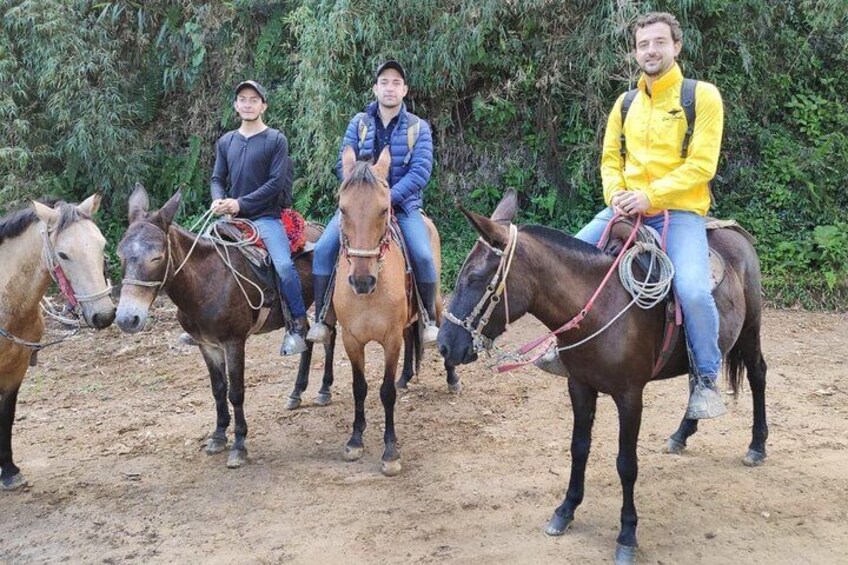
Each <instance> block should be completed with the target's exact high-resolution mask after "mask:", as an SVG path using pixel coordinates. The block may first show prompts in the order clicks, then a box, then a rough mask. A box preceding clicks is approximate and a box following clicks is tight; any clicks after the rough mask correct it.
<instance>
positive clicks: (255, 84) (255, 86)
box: [233, 80, 268, 104]
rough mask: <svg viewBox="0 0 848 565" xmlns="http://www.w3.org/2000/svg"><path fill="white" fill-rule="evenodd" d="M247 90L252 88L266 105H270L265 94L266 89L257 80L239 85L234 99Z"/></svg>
mask: <svg viewBox="0 0 848 565" xmlns="http://www.w3.org/2000/svg"><path fill="white" fill-rule="evenodd" d="M245 88H252V89H253V90H255V91H256V92H257V93H258V94H259V97H260V98H261V99H262V101H263V102H265V103H266V104H267V103H268V95H267V94H266V93H265V87H263V86H262V85H261V84H259V83H258V82H256V81H255V80H245V81H242V82H240V83H238V85H237V86H236V90H235V93H234V94H233V98H235V97H237V96H238V93H239V92H241V91H242V90H244V89H245Z"/></svg>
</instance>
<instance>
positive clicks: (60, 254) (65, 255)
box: [58, 251, 71, 261]
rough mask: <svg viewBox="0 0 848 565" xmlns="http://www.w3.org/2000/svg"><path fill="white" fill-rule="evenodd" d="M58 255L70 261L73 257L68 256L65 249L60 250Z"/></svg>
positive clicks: (63, 259)
mask: <svg viewBox="0 0 848 565" xmlns="http://www.w3.org/2000/svg"><path fill="white" fill-rule="evenodd" d="M58 255H59V259H61V260H62V261H70V260H71V258H70V257H68V255H67V254H66V253H65V252H64V251H60V252H59V253H58Z"/></svg>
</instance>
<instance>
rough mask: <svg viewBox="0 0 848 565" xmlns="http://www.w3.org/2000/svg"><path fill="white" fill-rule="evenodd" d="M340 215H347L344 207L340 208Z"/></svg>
mask: <svg viewBox="0 0 848 565" xmlns="http://www.w3.org/2000/svg"><path fill="white" fill-rule="evenodd" d="M339 215H340V216H344V215H345V211H344V208H339Z"/></svg>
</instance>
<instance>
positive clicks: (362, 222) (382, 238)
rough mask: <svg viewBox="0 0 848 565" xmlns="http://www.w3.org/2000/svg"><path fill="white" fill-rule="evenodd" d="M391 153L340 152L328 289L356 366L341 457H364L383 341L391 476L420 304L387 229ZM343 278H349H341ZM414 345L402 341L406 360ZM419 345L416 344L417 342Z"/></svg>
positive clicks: (435, 243) (434, 243) (437, 249)
mask: <svg viewBox="0 0 848 565" xmlns="http://www.w3.org/2000/svg"><path fill="white" fill-rule="evenodd" d="M390 161H391V156H390V155H389V152H388V151H387V150H384V151H383V153H382V154H381V155H380V159H379V160H378V161H377V164H376V165H371V164H369V163H366V162H363V161H359V162H357V161H356V157H355V154H354V152H353V149H352V148H350V147H347V148H345V150H344V152H343V154H342V173H343V176H344V181H343V182H342V185H341V187H340V188H339V210H340V212H341V219H340V229H341V239H342V250H341V255H342V257H341V259H340V261H339V267H338V271H337V277H338V279H337V280H338V283H337V284H336V285H335V290H334V293H333V303H334V305H335V310H336V317H337V318H338V322H339V323H340V325H341V326H342V341H343V342H344V346H345V351H347V355H348V358H350V364H351V369H352V370H353V395H354V400H355V405H356V407H355V417H354V421H353V434H352V435H351V437H350V440H349V441H348V443H347V445H346V446H345V451H344V457H345V459H347V460H348V461H355V460H357V459H359V458H360V457H361V456H362V452H363V449H364V447H363V440H362V434H363V432H364V431H365V397H366V395H367V394H368V383H367V382H366V380H365V345H366V344H368V343H370V342H372V341H376V342H377V343H379V344H380V345H382V346H383V354H384V357H385V370H384V373H383V384H382V386H381V387H380V400H381V401H382V403H383V409H384V411H385V415H386V431H385V434H384V437H383V439H384V442H385V450H384V451H383V457H382V460H383V463H382V472H383V474H384V475H387V476H393V475H397V474H398V473H400V471H401V464H400V454H399V453H398V449H397V445H396V438H395V423H394V409H395V400H396V397H397V391H396V389H395V374H396V373H397V368H398V360H399V358H400V351H401V346H402V345H403V343H404V333H405V330H406V335H407V339H408V340H410V339H419V337H418V332H415V331H412V328H410V325H411V324H412V323H413V322H414V321H415V316H416V315H417V309H416V308H415V307H414V305H413V304H414V303H413V300H412V299H410V296H409V294H408V292H407V289H408V288H411V286H409V285H408V283H409V281H408V280H407V274H406V265H405V263H404V257H403V251H402V250H401V248H400V247H399V245H398V244H397V243H396V242H395V241H394V240H393V238H392V237H391V234H390V230H389V223H390V221H391V217H392V214H391V198H390V194H389V185H388V183H387V182H386V178H387V177H388V172H389V165H390ZM425 222H426V223H427V229H428V232H429V234H430V246H431V248H432V250H433V256H434V258H435V263H436V272H437V273H441V269H442V262H441V243H440V241H439V234H438V232H437V231H436V227H435V226H434V225H433V223H432V222H431V221H430V220H429V219H427V218H425ZM345 283H347V284H345ZM441 310H442V299H441V296H439V295H438V294H437V296H436V319H441ZM411 349H412V348H411V347H407V360H408V359H409V353H410V350H411ZM415 349H416V350H418V351H420V347H415ZM445 368H446V370H447V372H448V383H449V384H450V383H451V382H454V383H457V384H458V380H457V379H456V374H455V372H454V369H453V367H452V366H450V367H449V366H447V365H445Z"/></svg>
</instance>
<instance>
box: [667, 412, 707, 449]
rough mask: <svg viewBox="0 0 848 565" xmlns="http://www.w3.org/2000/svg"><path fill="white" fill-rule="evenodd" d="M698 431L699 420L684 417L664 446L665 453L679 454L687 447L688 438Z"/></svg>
mask: <svg viewBox="0 0 848 565" xmlns="http://www.w3.org/2000/svg"><path fill="white" fill-rule="evenodd" d="M697 431H698V420H694V419H692V418H683V420H682V421H681V422H680V426H678V428H677V431H676V432H674V433H673V434H671V437H669V438H668V440H667V441H666V444H665V447H664V448H663V452H664V453H671V454H674V455H679V454H681V453H683V450H684V449H686V440H687V439H689V436H691V435H693V434H694V433H695V432H697Z"/></svg>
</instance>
